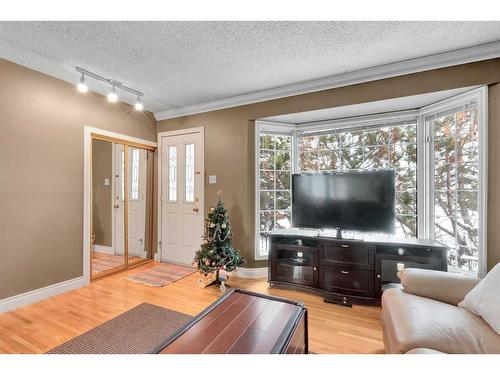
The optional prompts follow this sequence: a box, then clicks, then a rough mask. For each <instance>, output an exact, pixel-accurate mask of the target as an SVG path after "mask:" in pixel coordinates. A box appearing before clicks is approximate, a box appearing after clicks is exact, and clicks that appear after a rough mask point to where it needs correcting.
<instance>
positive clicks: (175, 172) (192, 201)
mask: <svg viewBox="0 0 500 375" xmlns="http://www.w3.org/2000/svg"><path fill="white" fill-rule="evenodd" d="M160 139H161V149H162V152H161V158H162V160H161V165H162V173H161V205H162V207H161V212H162V214H161V249H162V251H161V254H162V260H163V261H167V262H171V263H176V264H185V265H191V264H192V262H193V259H194V255H195V252H196V251H197V250H198V249H199V247H200V245H201V242H202V235H203V222H204V213H203V194H204V186H203V182H204V181H203V178H204V172H203V148H202V147H203V142H202V141H203V138H202V133H201V132H199V131H197V132H193V133H189V134H180V135H178V134H177V135H171V136H169V135H168V133H167V134H166V135H163V136H161V138H160Z"/></svg>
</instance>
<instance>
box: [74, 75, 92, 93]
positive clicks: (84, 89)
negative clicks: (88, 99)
mask: <svg viewBox="0 0 500 375" xmlns="http://www.w3.org/2000/svg"><path fill="white" fill-rule="evenodd" d="M76 88H77V89H78V91H80V92H87V91H89V87H88V86H87V84H86V83H85V74H84V73H83V72H82V76H81V77H80V82H78V84H77V85H76Z"/></svg>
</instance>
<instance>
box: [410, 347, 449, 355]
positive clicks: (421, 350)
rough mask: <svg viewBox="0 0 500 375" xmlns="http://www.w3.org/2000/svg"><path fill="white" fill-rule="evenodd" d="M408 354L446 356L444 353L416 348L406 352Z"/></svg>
mask: <svg viewBox="0 0 500 375" xmlns="http://www.w3.org/2000/svg"><path fill="white" fill-rule="evenodd" d="M406 354H444V353H443V352H439V351H437V350H432V349H427V348H416V349H412V350H410V351H408V352H406Z"/></svg>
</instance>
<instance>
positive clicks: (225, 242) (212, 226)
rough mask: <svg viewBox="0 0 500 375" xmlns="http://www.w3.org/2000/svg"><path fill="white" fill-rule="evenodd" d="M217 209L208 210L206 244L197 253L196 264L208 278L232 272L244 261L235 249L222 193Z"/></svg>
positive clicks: (220, 193)
mask: <svg viewBox="0 0 500 375" xmlns="http://www.w3.org/2000/svg"><path fill="white" fill-rule="evenodd" d="M218 195H219V200H218V202H217V205H216V206H215V207H212V208H210V209H209V210H208V215H207V218H206V220H205V234H204V236H203V239H204V243H203V244H202V245H201V247H200V250H198V251H197V252H196V255H195V258H194V262H193V263H194V264H196V266H197V267H198V270H200V272H202V273H203V274H204V276H207V275H209V274H213V273H216V274H217V278H218V275H219V271H220V270H224V271H226V272H232V271H234V270H236V269H238V266H239V265H241V264H242V263H243V261H244V259H243V257H241V255H240V252H239V251H238V250H236V249H235V248H234V247H233V244H232V235H233V234H232V231H231V224H230V222H229V216H228V213H227V209H226V208H225V207H224V202H223V200H222V192H221V191H219V192H218Z"/></svg>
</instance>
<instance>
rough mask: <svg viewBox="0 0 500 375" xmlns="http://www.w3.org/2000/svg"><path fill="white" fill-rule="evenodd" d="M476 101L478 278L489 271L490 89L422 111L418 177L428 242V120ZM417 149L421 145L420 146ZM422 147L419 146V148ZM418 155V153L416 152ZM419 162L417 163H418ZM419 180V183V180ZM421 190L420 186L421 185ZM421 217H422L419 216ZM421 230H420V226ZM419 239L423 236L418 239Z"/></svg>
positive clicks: (430, 151) (431, 236)
mask: <svg viewBox="0 0 500 375" xmlns="http://www.w3.org/2000/svg"><path fill="white" fill-rule="evenodd" d="M473 101H475V102H477V109H478V129H479V180H478V195H479V197H478V201H479V202H478V210H479V231H478V244H479V246H478V258H479V262H478V270H477V272H478V277H484V276H485V275H486V272H487V262H488V259H487V229H488V228H487V225H488V220H487V219H488V216H487V215H488V212H487V207H488V87H487V86H482V87H479V88H476V89H473V90H470V91H467V92H465V93H463V94H459V95H456V96H454V97H452V98H448V99H445V100H442V101H440V102H437V103H434V104H431V105H429V106H426V107H423V108H421V109H420V116H419V126H420V127H421V129H424V132H422V133H423V135H422V137H423V139H422V142H423V145H422V146H423V147H421V152H422V153H423V155H422V156H423V158H424V163H423V164H424V166H425V170H424V171H422V174H421V175H419V176H418V179H421V182H422V184H423V189H422V190H423V191H424V192H425V194H423V197H422V203H423V206H424V207H423V211H422V213H423V214H424V215H422V216H423V217H422V220H423V223H422V229H423V233H422V234H423V237H422V238H425V239H434V207H433V205H434V181H433V177H432V173H431V172H432V171H433V160H434V155H433V152H434V139H433V134H432V129H431V125H430V123H429V122H428V121H426V118H428V117H430V116H432V115H436V114H439V113H442V112H446V111H449V110H453V109H456V108H458V107H461V106H465V105H467V104H469V103H471V102H473ZM417 147H418V146H417ZM419 148H420V147H419ZM417 152H418V151H417ZM417 163H418V162H417ZM417 181H418V180H417ZM419 187H420V185H419ZM419 216H420V215H419ZM419 229H420V227H419ZM419 238H420V236H419Z"/></svg>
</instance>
